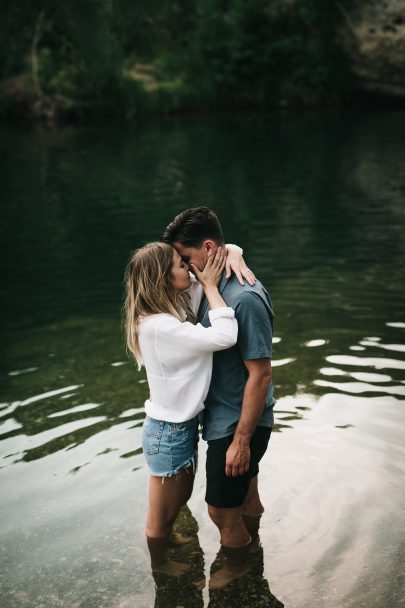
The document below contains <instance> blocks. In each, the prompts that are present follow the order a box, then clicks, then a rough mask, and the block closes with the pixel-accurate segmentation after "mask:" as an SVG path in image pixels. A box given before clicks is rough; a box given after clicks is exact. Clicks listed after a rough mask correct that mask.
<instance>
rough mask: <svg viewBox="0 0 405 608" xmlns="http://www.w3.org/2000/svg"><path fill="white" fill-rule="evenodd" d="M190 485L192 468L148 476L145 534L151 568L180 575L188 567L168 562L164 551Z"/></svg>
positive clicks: (192, 482) (189, 493)
mask: <svg viewBox="0 0 405 608" xmlns="http://www.w3.org/2000/svg"><path fill="white" fill-rule="evenodd" d="M193 484H194V474H193V471H192V468H191V467H190V468H188V469H183V470H182V471H180V473H178V474H177V475H175V476H173V477H164V478H163V481H162V477H155V476H151V477H150V478H149V505H148V514H147V518H146V528H145V534H146V537H147V541H148V548H149V552H150V555H151V565H152V570H154V571H159V572H166V573H167V574H172V575H174V576H180V575H181V574H183V573H184V572H186V571H187V570H188V569H189V567H188V566H186V565H185V564H179V563H176V562H169V561H168V560H167V559H166V551H167V545H168V540H169V535H170V532H171V530H172V526H173V522H174V520H175V519H176V517H177V515H178V512H179V511H180V509H181V507H182V506H183V505H185V504H186V502H187V501H188V499H189V498H190V496H191V492H192V489H193Z"/></svg>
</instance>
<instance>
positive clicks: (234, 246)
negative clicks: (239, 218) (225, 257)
mask: <svg viewBox="0 0 405 608" xmlns="http://www.w3.org/2000/svg"><path fill="white" fill-rule="evenodd" d="M225 247H226V248H227V249H232V250H234V251H239V253H240V254H241V255H243V249H242V247H239V245H234V244H233V243H226V245H225Z"/></svg>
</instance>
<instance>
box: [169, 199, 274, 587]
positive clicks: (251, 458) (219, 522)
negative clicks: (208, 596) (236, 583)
mask: <svg viewBox="0 0 405 608" xmlns="http://www.w3.org/2000/svg"><path fill="white" fill-rule="evenodd" d="M162 240H163V241H165V242H167V243H170V244H172V245H173V246H174V247H175V248H176V250H177V251H178V253H179V254H180V255H181V256H182V258H183V260H184V261H185V262H186V263H188V264H190V265H195V266H196V267H197V268H198V269H200V270H202V269H203V268H204V266H205V264H206V262H207V259H208V256H209V255H211V254H215V252H216V249H217V248H218V247H219V246H223V245H224V236H223V233H222V229H221V225H220V223H219V220H218V218H217V216H216V214H215V213H214V212H213V211H211V210H210V209H208V208H207V207H196V208H194V209H187V210H186V211H183V212H182V213H180V214H179V215H177V216H176V217H175V219H174V220H173V222H172V223H171V224H169V226H168V227H167V228H166V230H165V232H164V234H163V236H162ZM219 291H220V293H221V294H222V297H223V298H224V300H225V301H226V303H227V305H228V306H231V307H232V308H234V310H235V316H236V318H237V320H238V342H237V344H236V346H234V347H232V348H229V349H227V350H224V351H221V352H217V353H214V358H213V371H212V379H211V384H210V390H209V393H208V395H207V399H206V401H205V410H204V418H203V438H204V439H205V440H207V441H208V449H207V463H206V472H207V489H206V497H205V498H206V501H207V503H208V512H209V515H210V517H211V519H212V521H213V522H214V523H215V524H216V526H217V527H218V529H219V531H220V534H221V544H222V549H223V552H224V554H225V555H226V557H227V558H228V559H227V560H226V562H225V565H224V567H223V568H222V569H221V570H220V571H218V572H216V573H215V575H214V576H213V577H212V578H211V581H210V586H211V587H222V586H224V585H226V584H228V583H229V582H230V581H231V580H233V579H234V578H236V577H238V576H241V575H242V574H243V573H245V572H246V571H247V567H246V558H247V555H248V552H249V545H250V544H251V542H252V539H253V540H256V539H257V537H258V529H259V523H260V517H261V515H262V513H263V511H264V508H263V505H262V503H261V501H260V497H259V492H258V477H257V476H258V472H259V466H258V464H259V461H260V459H261V458H262V456H263V454H264V453H265V451H266V448H267V444H268V441H269V439H270V433H271V428H272V426H273V406H274V399H273V385H272V382H271V376H272V373H271V356H272V332H273V318H274V314H273V310H272V304H271V299H270V296H269V294H268V293H267V291H266V290H265V288H264V287H263V285H262V284H261V283H260V282H259V281H257V282H256V284H255V285H253V286H251V285H246V284H245V285H240V284H239V282H238V280H237V278H236V277H235V275H232V276H231V277H229V278H227V277H226V273H225V271H224V274H223V276H222V279H221V281H220V284H219ZM198 320H199V322H200V323H201V324H202V325H204V326H205V327H207V326H209V324H210V323H209V318H208V303H207V301H206V299H205V298H204V299H203V300H202V302H201V306H200V309H199V312H198Z"/></svg>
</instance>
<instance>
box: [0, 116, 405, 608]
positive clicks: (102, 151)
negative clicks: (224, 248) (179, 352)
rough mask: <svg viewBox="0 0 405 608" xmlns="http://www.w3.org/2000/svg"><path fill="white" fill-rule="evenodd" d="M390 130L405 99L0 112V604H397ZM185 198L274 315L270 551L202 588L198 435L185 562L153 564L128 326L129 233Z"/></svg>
mask: <svg viewBox="0 0 405 608" xmlns="http://www.w3.org/2000/svg"><path fill="white" fill-rule="evenodd" d="M404 142H405V114H404V113H400V112H397V113H389V114H388V113H386V114H385V113H373V114H363V115H359V114H350V113H341V114H322V115H308V116H296V115H291V114H288V113H286V114H282V113H281V114H276V115H273V116H271V117H232V118H226V119H225V118H212V117H202V118H201V117H192V118H184V119H182V120H180V119H171V120H159V121H148V122H146V123H145V124H142V125H132V126H123V127H108V126H104V127H103V126H98V127H95V126H93V127H68V128H63V129H61V130H60V131H55V132H46V131H41V130H36V131H33V132H30V133H24V132H21V131H15V130H12V129H8V128H6V127H2V128H1V130H0V148H1V159H2V160H1V165H0V177H1V184H2V187H1V211H2V221H1V228H0V248H1V256H0V266H1V271H2V277H3V278H2V300H1V305H0V306H1V308H0V312H1V324H2V338H1V343H2V349H1V351H2V352H1V354H2V356H1V389H0V402H1V403H0V457H1V462H0V466H1V469H0V484H1V504H0V520H1V531H0V558H1V568H0V577H1V578H0V588H1V591H0V603H1V605H2V606H3V607H4V608H62V607H63V608H149V607H153V606H156V607H160V608H170V607H171V606H173V607H177V608H180V607H183V608H194V607H203V606H210V608H219V607H222V606H223V607H225V606H226V607H227V608H230V607H232V606H238V607H239V606H241V605H244V606H245V608H253V607H254V608H260V607H262V606H273V607H277V606H281V602H282V603H283V604H284V606H285V607H286V608H302V607H303V606H311V608H321V607H326V608H330V607H332V606H337V607H339V608H340V607H341V606H342V607H343V606H345V608H362V607H364V608H366V607H367V608H377V607H378V608H380V607H381V606H384V607H385V606H386V607H389V608H394V607H395V608H396V607H400V606H404V605H405V599H404V598H405V593H404V590H405V580H404V579H405V576H404V572H405V566H404V564H405V560H404V555H405V540H404V538H405V537H404V531H405V530H404V528H405V525H404V524H405V516H404V504H405V500H404V494H405V492H404V487H405V485H404V481H405V480H404V469H405V467H404V456H405V441H404V422H405V409H404V408H405V403H404V400H405V277H404V261H405V145H404ZM197 204H205V205H208V206H210V207H213V208H214V209H215V210H216V211H217V213H218V215H219V217H220V219H221V220H222V224H223V228H224V231H225V236H226V239H227V240H228V242H236V243H238V244H240V245H241V246H243V247H244V250H245V256H246V259H247V261H248V263H249V265H250V266H251V267H252V268H253V269H254V271H255V272H256V274H257V276H258V277H259V278H260V279H261V280H262V281H263V283H264V284H265V285H266V287H267V288H268V290H269V291H270V293H271V295H272V298H273V303H274V308H275V312H276V324H275V336H276V337H275V344H274V361H273V367H274V372H273V378H274V384H275V393H276V398H277V400H278V401H277V405H276V427H275V431H276V432H274V433H273V435H272V438H271V442H270V447H269V450H268V452H267V454H266V456H265V458H264V460H263V464H262V467H261V486H260V488H261V493H262V498H263V501H264V503H265V506H266V512H265V515H264V516H263V519H262V526H261V543H262V550H261V551H259V553H258V554H256V555H255V556H254V557H253V558H252V568H251V571H250V573H249V574H248V575H247V576H246V577H245V578H243V579H241V580H240V581H237V582H236V583H234V584H233V585H231V586H229V587H228V588H227V589H226V590H223V591H216V592H211V594H210V593H209V591H208V586H207V585H206V586H205V587H203V585H202V584H200V585H195V584H194V583H196V581H201V580H202V579H203V578H204V577H206V578H207V580H208V578H209V572H210V568H211V565H212V564H213V563H214V567H215V564H216V563H218V560H217V559H216V558H217V552H218V549H219V538H218V533H217V531H216V529H215V528H214V526H213V524H212V523H211V522H210V520H209V518H208V515H207V513H206V507H205V503H204V454H205V445H204V443H203V442H202V441H201V442H200V468H199V471H198V473H197V477H196V483H195V491H194V494H193V496H192V498H191V500H190V502H189V509H190V510H189V511H187V510H185V511H184V512H183V513H182V515H181V518H180V519H179V522H178V524H177V527H178V529H179V530H181V531H183V532H188V533H189V534H191V535H193V542H192V543H191V544H190V545H187V546H186V547H185V548H182V549H177V550H175V549H173V550H171V551H172V553H173V558H174V559H177V560H178V561H187V562H188V563H190V564H191V565H192V574H191V575H189V576H187V577H183V578H182V579H177V580H176V579H174V580H172V581H168V580H165V579H164V578H160V579H159V577H155V578H156V580H155V579H154V578H153V577H152V574H151V571H150V568H149V561H148V554H147V550H146V546H145V542H144V537H143V526H144V519H145V508H146V488H147V470H146V468H145V464H144V460H143V455H142V451H141V427H142V420H143V417H144V411H143V402H144V400H145V398H146V396H147V394H148V388H147V384H146V381H145V374H144V372H143V371H142V372H138V371H137V370H136V367H135V366H134V364H133V363H132V362H131V361H130V360H129V359H128V357H127V356H126V353H125V348H124V343H123V338H122V333H121V326H120V323H121V319H120V314H121V313H120V309H121V304H122V293H123V291H122V277H123V272H124V268H125V265H126V261H127V259H128V257H129V254H130V252H131V251H132V250H133V249H134V248H136V247H138V246H140V245H142V244H143V243H145V242H146V241H150V240H156V239H158V238H159V236H160V233H161V230H162V228H163V227H164V226H165V225H166V224H167V223H168V222H169V221H170V220H171V219H172V217H173V216H174V215H175V214H176V213H177V212H178V211H180V210H181V209H184V208H187V207H190V206H195V205H197ZM219 559H220V558H219ZM270 590H271V591H270ZM276 598H277V599H276ZM277 600H278V602H277Z"/></svg>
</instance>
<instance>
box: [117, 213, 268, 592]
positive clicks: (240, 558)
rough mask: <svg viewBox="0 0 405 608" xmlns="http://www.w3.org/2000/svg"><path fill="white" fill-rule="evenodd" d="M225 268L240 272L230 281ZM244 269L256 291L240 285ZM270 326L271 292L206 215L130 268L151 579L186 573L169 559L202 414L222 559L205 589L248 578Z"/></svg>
mask: <svg viewBox="0 0 405 608" xmlns="http://www.w3.org/2000/svg"><path fill="white" fill-rule="evenodd" d="M226 253H229V256H228V258H227V260H228V262H227V269H226V270H225V263H226V261H225V259H226ZM228 263H229V264H228ZM229 267H231V268H232V269H233V270H234V272H235V273H236V274H232V275H230V276H229V277H227V274H230V272H229ZM189 269H190V270H191V271H192V273H193V274H194V276H192V275H190V274H189ZM241 272H243V276H244V277H245V278H246V279H247V280H248V281H249V284H246V283H245V284H244V285H242V284H240V283H239V282H238V279H237V276H236V275H238V276H240V273H241ZM196 279H197V280H196ZM250 283H252V284H250ZM197 321H198V323H197ZM272 326H273V311H272V306H271V300H270V297H269V295H268V293H267V291H266V290H265V289H264V287H263V286H262V285H261V283H260V282H259V281H256V282H254V277H253V275H252V273H251V272H250V271H249V270H248V269H247V268H246V266H245V264H244V262H243V259H241V256H240V250H239V249H238V248H235V247H232V246H225V245H224V238H223V234H222V230H221V226H220V224H219V221H218V218H217V216H216V215H215V213H213V212H212V211H210V210H209V209H207V208H205V207H198V208H195V209H189V210H187V211H184V212H183V213H180V214H179V215H178V216H177V217H176V218H175V219H174V221H173V222H172V223H171V224H169V226H168V227H167V228H166V230H165V232H164V235H163V237H162V242H160V243H151V244H148V245H146V246H145V247H143V248H142V249H139V250H138V251H136V252H135V254H134V256H133V257H132V259H131V260H130V262H129V264H128V268H127V297H126V330H127V343H128V347H129V348H130V350H131V351H132V352H133V353H134V355H135V357H136V360H137V362H138V364H139V365H141V364H143V365H144V366H145V369H146V373H147V377H148V383H149V389H150V397H149V399H148V400H147V401H146V403H145V410H146V414H147V416H146V419H145V423H144V428H143V440H142V442H143V450H144V453H145V457H146V461H147V464H148V467H149V469H150V480H149V506H148V514H147V522H146V536H147V542H148V547H149V551H150V554H151V562H152V570H153V571H154V572H155V573H161V572H164V573H166V574H173V575H180V574H182V573H183V572H185V571H186V570H187V568H188V567H189V566H186V565H185V564H181V563H178V562H175V561H171V560H170V559H168V558H167V548H168V543H169V537H170V534H171V532H172V526H173V523H174V521H175V519H176V517H177V515H178V513H179V511H180V509H181V507H182V506H183V505H185V504H186V502H187V501H188V499H189V498H190V495H191V492H192V488H193V482H194V471H195V464H196V455H197V442H198V424H199V420H200V414H201V413H202V414H203V438H204V439H205V440H206V441H208V449H207V461H206V473H207V487H206V502H207V503H208V512H209V515H210V517H211V519H212V521H213V522H214V523H215V524H216V526H217V527H218V529H219V532H220V535H221V545H222V555H223V558H224V559H223V564H222V565H221V567H220V568H219V569H218V570H216V572H214V573H213V574H212V576H211V579H210V587H211V589H212V590H215V589H216V588H224V587H226V586H227V585H228V583H230V582H231V581H232V580H234V579H236V578H238V577H240V576H242V575H244V574H246V573H247V571H248V562H247V557H248V554H249V551H250V550H251V549H252V543H253V544H254V541H255V540H257V537H258V529H259V522H260V517H261V515H262V512H263V505H262V503H261V501H260V497H259V493H258V482H257V479H258V472H259V461H260V459H261V458H262V456H263V454H264V453H265V451H266V448H267V444H268V441H269V438H270V433H271V428H272V425H273V405H274V399H273V389H272V382H271V354H272V353H271V348H272ZM213 353H215V354H214V356H213Z"/></svg>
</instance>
